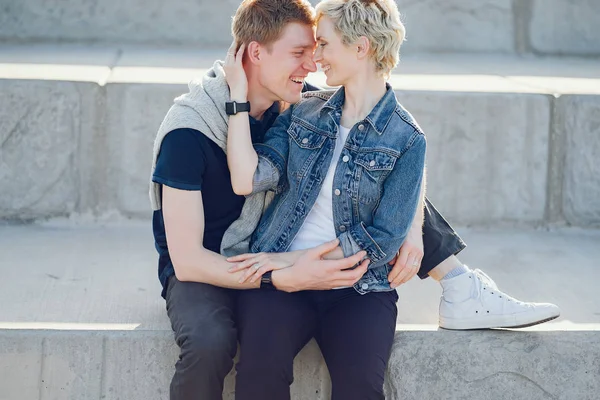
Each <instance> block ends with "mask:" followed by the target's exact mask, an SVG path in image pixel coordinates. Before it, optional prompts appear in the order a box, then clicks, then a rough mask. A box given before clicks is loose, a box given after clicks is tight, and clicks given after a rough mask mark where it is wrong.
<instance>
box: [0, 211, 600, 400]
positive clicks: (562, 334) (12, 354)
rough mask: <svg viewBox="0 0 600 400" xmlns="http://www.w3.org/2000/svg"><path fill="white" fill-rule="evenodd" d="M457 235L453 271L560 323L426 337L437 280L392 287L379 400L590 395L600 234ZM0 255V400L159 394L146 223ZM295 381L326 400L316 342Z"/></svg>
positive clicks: (157, 328)
mask: <svg viewBox="0 0 600 400" xmlns="http://www.w3.org/2000/svg"><path fill="white" fill-rule="evenodd" d="M458 232H459V233H460V234H461V236H462V237H463V239H464V240H465V241H466V243H468V245H469V247H468V248H467V249H466V250H465V251H464V252H462V253H461V254H460V257H461V260H462V261H463V262H465V263H467V264H468V265H470V266H471V267H472V268H482V269H483V270H485V272H486V273H488V274H489V275H490V276H491V277H492V278H493V279H494V280H495V281H496V283H497V284H498V286H499V287H500V288H501V289H502V290H505V291H506V292H508V293H509V294H510V295H512V296H515V297H516V298H518V299H522V300H530V301H549V302H553V303H556V304H558V305H559V306H560V307H561V310H562V315H561V317H560V318H559V319H557V320H555V321H552V322H551V323H547V324H544V325H540V326H539V327H537V328H536V327H534V328H528V329H525V330H521V331H497V332H482V331H479V332H478V331H472V332H450V331H436V325H435V324H436V321H437V313H438V304H439V294H440V289H439V285H438V284H436V283H435V282H433V281H432V280H431V279H428V280H425V281H420V280H418V279H413V280H411V281H409V282H408V283H407V284H406V285H402V286H401V287H400V288H399V289H398V295H399V302H398V320H397V324H398V328H397V329H398V332H397V334H396V342H395V344H394V350H393V355H392V358H391V361H390V364H389V373H388V376H387V382H386V391H387V393H388V398H389V399H407V400H410V399H457V400H458V399H460V400H463V399H464V400H470V399H473V400H481V399H493V400H498V399H499V400H505V399H506V400H513V399H529V400H538V399H539V400H542V399H544V400H546V399H564V400H573V399H577V400H580V399H582V400H587V399H589V400H595V399H597V393H598V391H599V390H600V380H599V379H598V376H599V375H600V335H599V334H598V332H600V310H599V309H598V306H599V304H598V301H597V298H598V291H597V282H598V281H599V280H600V270H599V269H598V268H597V264H598V263H597V260H598V259H599V258H600V247H598V243H599V240H600V231H592V230H589V231H587V230H581V229H561V230H556V231H547V230H514V229H513V230H497V231H487V230H473V229H458ZM0 249H3V253H2V257H0V276H2V279H3V281H2V282H3V286H2V290H1V291H0V304H5V305H6V306H5V307H2V308H0V388H1V389H0V399H1V400H17V399H18V400H44V399H61V400H62V399H76V400H101V399H102V400H154V399H156V400H159V399H161V400H162V399H165V398H167V390H168V385H169V381H170V379H171V374H172V372H173V367H174V363H175V361H176V359H177V348H176V345H175V343H174V340H173V336H172V333H171V331H170V325H169V321H168V319H167V316H166V312H165V302H164V300H163V299H162V298H160V296H159V293H160V288H159V283H158V280H157V278H156V252H155V250H154V249H153V239H152V234H151V228H150V225H149V222H148V221H141V222H139V223H131V222H129V223H117V224H106V225H95V224H94V225H88V224H83V223H77V222H73V221H54V222H52V223H46V224H43V225H24V226H11V225H8V226H6V225H0ZM295 374H296V381H295V384H294V386H293V388H292V390H293V397H292V398H294V399H306V400H315V399H316V400H321V399H328V398H329V390H330V387H329V379H328V374H327V369H326V367H325V365H324V363H323V360H322V358H321V356H320V354H319V350H318V348H317V346H316V345H315V343H314V342H311V343H310V344H309V345H308V346H307V347H306V348H305V349H304V350H303V351H302V352H301V354H300V356H299V357H298V359H297V360H296V363H295ZM233 379H234V374H233V373H232V374H230V376H229V377H228V379H227V383H226V390H225V398H226V399H232V398H233V387H234V386H233Z"/></svg>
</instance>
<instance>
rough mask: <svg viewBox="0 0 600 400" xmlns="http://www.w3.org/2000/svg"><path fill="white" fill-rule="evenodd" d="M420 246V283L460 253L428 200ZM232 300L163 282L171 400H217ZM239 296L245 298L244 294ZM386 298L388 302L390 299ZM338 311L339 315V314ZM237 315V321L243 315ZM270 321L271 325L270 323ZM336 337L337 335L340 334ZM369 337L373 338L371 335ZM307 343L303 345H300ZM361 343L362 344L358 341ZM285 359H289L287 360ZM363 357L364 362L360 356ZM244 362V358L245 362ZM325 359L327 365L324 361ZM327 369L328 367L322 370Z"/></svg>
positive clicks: (227, 364)
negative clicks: (171, 344)
mask: <svg viewBox="0 0 600 400" xmlns="http://www.w3.org/2000/svg"><path fill="white" fill-rule="evenodd" d="M423 244H424V257H423V261H422V263H421V269H420V270H419V276H420V277H421V278H425V277H427V273H428V272H429V271H431V270H432V269H433V268H434V267H435V266H437V265H438V264H439V263H441V262H442V261H444V260H445V259H446V258H448V257H450V256H451V255H453V254H456V253H458V252H460V251H461V250H462V249H463V248H464V247H465V244H464V243H463V241H462V240H461V239H460V237H459V236H458V235H457V234H456V232H454V230H453V229H452V227H450V225H449V224H448V223H447V222H446V220H445V219H444V218H443V217H442V216H441V215H440V214H439V213H438V212H437V210H436V209H435V208H434V207H433V205H432V204H431V203H430V202H429V201H428V200H426V208H425V223H424V226H423ZM345 292H346V291H340V290H337V291H331V293H330V295H331V296H338V295H341V294H342V293H345ZM240 293H241V292H240ZM325 293H329V292H324V294H323V296H325V297H327V296H328V295H327V294H325ZM390 293H394V292H390ZM237 294H238V293H237V292H236V291H234V290H230V289H223V288H218V287H215V286H211V285H207V284H203V283H191V282H179V281H178V280H177V279H176V278H175V277H174V276H171V277H170V278H169V280H168V286H167V295H166V298H167V314H168V316H169V319H170V320H171V326H172V328H173V331H174V332H175V341H176V342H177V345H178V346H179V347H180V348H181V353H180V356H179V361H177V364H176V365H175V375H174V376H173V380H172V381H171V400H194V399H203V400H213V399H214V400H217V399H219V400H220V399H221V397H222V394H221V393H222V391H223V380H224V379H225V376H227V374H228V373H229V371H230V370H231V367H232V366H233V358H234V356H235V353H236V349H237V347H236V339H237V332H236V326H235V323H234V321H235V319H234V313H235V304H236V297H237ZM242 294H244V296H246V294H245V293H242ZM282 294H283V293H282ZM314 296H316V297H318V296H317V295H314ZM367 296H371V294H369V295H365V296H362V297H364V298H369V299H372V298H378V297H381V296H383V294H381V295H379V294H378V295H375V296H374V297H367ZM387 296H391V294H388V295H387ZM292 297H293V296H292ZM340 309H341V310H343V308H340ZM394 312H395V311H394ZM288 313H289V314H290V315H292V314H293V310H288ZM239 314H240V316H243V315H242V314H243V313H239ZM284 314H285V313H284ZM343 315H344V314H343V313H342V314H340V318H342V317H343ZM282 318H284V317H282ZM355 318H356V317H355ZM365 318H369V316H365ZM271 319H273V320H275V318H274V317H272V318H271ZM298 323H299V324H300V325H304V324H306V325H309V323H308V322H306V321H303V320H301V319H299V320H298ZM354 323H355V326H354V325H353V326H354V328H356V332H359V331H360V329H363V328H365V327H363V326H361V325H363V323H362V321H360V320H359V319H355V320H354ZM394 324H395V319H394ZM394 326H395V325H394ZM264 331H266V329H264ZM340 332H341V331H340ZM352 332H354V331H352ZM378 332H379V331H378ZM380 332H381V333H382V334H383V333H384V332H386V331H385V330H383V329H382V330H381V331H380ZM340 334H342V335H343V334H344V332H341V333H340ZM372 334H373V335H375V333H372ZM375 336H376V335H375ZM317 337H318V336H317ZM355 339H356V338H355ZM359 339H361V337H359ZM290 340H291V339H290ZM308 340H309V339H306V342H307V341H308ZM323 340H326V339H320V343H322V342H323ZM361 343H363V342H362V341H361ZM385 343H387V342H386V341H385V340H381V344H385ZM384 347H385V346H384ZM301 348H302V347H300V348H298V349H297V351H296V349H295V348H294V349H291V350H289V351H292V352H294V354H296V353H297V352H298V351H300V349H301ZM325 348H326V349H328V350H327V351H330V352H331V354H333V353H335V351H334V350H330V349H331V347H327V344H326V345H325ZM242 351H243V350H242ZM378 351H379V353H377V354H380V356H379V357H380V358H381V357H383V356H381V354H383V353H382V351H383V350H381V349H380V350H378ZM286 356H287V357H288V358H289V354H288V355H286ZM363 356H365V357H366V355H363ZM386 357H387V356H386ZM249 358H250V357H249V356H247V357H246V360H248V359H249ZM325 358H326V360H327V359H328V356H325ZM329 358H331V357H329ZM292 359H293V357H292ZM386 360H387V358H386ZM365 362H366V361H365ZM329 364H330V361H328V366H329ZM359 365H360V364H359ZM334 368H335V367H334ZM330 372H331V367H330ZM331 374H332V379H336V378H335V377H334V372H331ZM286 377H287V378H289V379H291V375H286ZM287 378H286V379H287ZM238 379H239V377H238ZM242 379H243V376H242ZM340 379H341V378H340ZM381 379H383V377H381ZM336 381H339V379H336ZM357 382H358V381H357ZM363 382H364V381H363ZM377 385H379V384H377ZM336 390H343V388H340V386H339V385H334V395H335V396H338V397H337V398H340V399H341V398H344V396H343V395H342V394H337V392H336ZM364 398H368V397H364Z"/></svg>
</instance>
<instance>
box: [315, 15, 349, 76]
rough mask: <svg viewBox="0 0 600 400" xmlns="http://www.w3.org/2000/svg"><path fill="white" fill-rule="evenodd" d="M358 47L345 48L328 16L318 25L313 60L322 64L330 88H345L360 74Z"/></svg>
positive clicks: (322, 18) (320, 20)
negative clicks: (350, 80)
mask: <svg viewBox="0 0 600 400" xmlns="http://www.w3.org/2000/svg"><path fill="white" fill-rule="evenodd" d="M357 54H358V50H357V46H354V45H349V46H345V45H344V44H343V43H342V38H341V36H340V34H339V33H337V32H336V30H335V27H334V25H333V22H331V19H329V18H328V17H326V16H323V17H321V19H319V23H318V25H317V50H316V51H315V54H314V57H313V60H314V62H315V63H319V64H321V69H322V70H323V72H325V75H326V76H327V81H326V82H327V85H328V86H344V85H346V84H347V83H348V81H349V79H351V78H353V77H355V76H356V74H357V73H358V72H359V70H358V68H357V67H358V65H359V64H360V63H359V60H358V58H357Z"/></svg>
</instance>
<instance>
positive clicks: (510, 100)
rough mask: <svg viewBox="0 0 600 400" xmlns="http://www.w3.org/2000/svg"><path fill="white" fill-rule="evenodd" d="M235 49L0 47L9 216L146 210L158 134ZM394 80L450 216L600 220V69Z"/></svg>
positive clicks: (565, 62)
mask: <svg viewBox="0 0 600 400" xmlns="http://www.w3.org/2000/svg"><path fill="white" fill-rule="evenodd" d="M224 52H225V50H224V49H223V50H218V51H206V52H199V53H194V52H193V51H191V50H190V49H181V48H179V49H177V48H167V49H156V48H147V47H120V48H111V47H103V46H89V47H86V48H82V47H81V46H73V45H62V46H39V45H38V46H4V47H2V48H0V91H1V93H2V96H1V97H0V113H1V114H0V151H1V153H0V154H1V158H0V166H1V168H0V184H1V185H2V187H3V188H5V190H3V191H2V192H1V193H0V219H4V220H32V219H40V218H48V217H54V216H72V215H90V216H92V217H102V216H107V215H108V216H110V215H117V216H125V217H142V216H144V217H145V216H147V215H148V212H149V207H148V199H147V185H148V183H147V180H148V175H149V170H150V164H151V149H152V143H153V139H154V135H155V132H156V130H157V129H158V126H159V124H160V122H161V120H162V118H163V116H164V115H165V113H166V111H167V110H168V108H169V107H170V105H171V104H172V100H173V98H174V97H176V96H177V95H179V94H181V93H183V92H185V91H186V87H185V85H184V84H185V83H186V82H188V81H189V79H190V78H192V77H194V76H198V75H201V74H202V73H203V72H204V71H205V70H206V69H207V68H209V67H210V66H211V65H212V62H213V60H214V59H215V58H218V57H219V56H220V55H222V54H224ZM309 79H310V81H311V82H314V83H316V84H324V78H323V74H321V73H316V74H313V76H311V77H310V78H309ZM390 81H391V83H392V85H393V86H394V88H395V89H396V93H397V95H398V98H399V100H400V101H401V102H402V103H403V104H404V105H405V106H406V107H407V108H408V109H409V110H410V111H411V112H412V113H413V114H414V115H415V117H416V118H417V120H418V121H419V123H420V125H421V127H422V128H423V129H424V131H425V132H426V134H427V137H428V143H429V149H428V167H429V171H430V173H429V185H428V188H429V189H428V190H429V191H428V193H429V195H430V197H431V198H432V199H433V200H434V201H435V203H436V205H437V206H438V207H439V208H440V209H441V210H442V213H443V214H444V215H446V216H447V217H448V218H450V219H451V220H454V221H460V223H462V224H472V225H478V226H486V225H490V224H498V223H502V224H510V225H515V224H517V225H526V226H547V225H552V224H557V223H558V224H571V225H575V226H582V227H589V226H600V164H599V163H597V162H596V158H597V155H598V154H600V131H599V125H598V121H597V116H598V115H600V69H599V68H597V63H595V62H594V61H591V60H583V59H566V58H533V57H526V58H521V57H513V56H497V55H496V56H470V55H460V56H458V55H446V56H441V55H437V56H431V55H429V56H425V55H421V56H415V57H406V58H404V59H403V61H402V63H401V65H400V67H399V68H398V69H397V70H396V71H395V73H394V74H393V76H392V78H391V80H390Z"/></svg>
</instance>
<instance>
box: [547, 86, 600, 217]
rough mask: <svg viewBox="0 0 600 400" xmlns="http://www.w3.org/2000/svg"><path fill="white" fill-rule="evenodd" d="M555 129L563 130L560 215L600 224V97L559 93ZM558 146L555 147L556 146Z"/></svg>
mask: <svg viewBox="0 0 600 400" xmlns="http://www.w3.org/2000/svg"><path fill="white" fill-rule="evenodd" d="M555 120H556V127H555V129H556V130H558V131H560V132H564V133H565V135H566V136H565V141H564V142H563V143H562V144H564V145H565V148H564V153H565V154H564V156H565V163H564V186H563V188H562V196H563V204H564V215H565V218H566V220H567V221H568V222H569V223H571V224H574V225H583V226H586V225H587V226H589V225H594V224H596V225H598V224H600V162H599V161H598V155H599V154H600V140H599V138H600V97H596V96H563V97H561V98H559V99H558V101H557V103H556V110H555ZM557 150H558V149H557Z"/></svg>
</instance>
